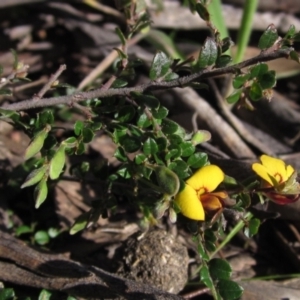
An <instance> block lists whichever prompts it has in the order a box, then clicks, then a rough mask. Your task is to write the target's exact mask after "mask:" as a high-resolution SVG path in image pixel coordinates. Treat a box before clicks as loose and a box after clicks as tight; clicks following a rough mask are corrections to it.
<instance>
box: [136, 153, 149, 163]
mask: <svg viewBox="0 0 300 300" xmlns="http://www.w3.org/2000/svg"><path fill="white" fill-rule="evenodd" d="M146 160H147V156H146V155H145V154H144V153H139V154H138V155H136V157H135V158H134V162H135V163H136V164H137V165H140V164H142V163H144V162H145V161H146Z"/></svg>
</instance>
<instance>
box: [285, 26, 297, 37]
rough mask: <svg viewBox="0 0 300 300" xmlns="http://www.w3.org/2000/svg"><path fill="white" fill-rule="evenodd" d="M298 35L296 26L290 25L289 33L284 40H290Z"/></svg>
mask: <svg viewBox="0 0 300 300" xmlns="http://www.w3.org/2000/svg"><path fill="white" fill-rule="evenodd" d="M295 33H296V27H295V25H290V28H289V30H288V31H287V33H286V34H285V36H284V38H285V39H290V38H292V37H293V36H294V35H295Z"/></svg>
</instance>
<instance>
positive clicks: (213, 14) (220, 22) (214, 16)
mask: <svg viewBox="0 0 300 300" xmlns="http://www.w3.org/2000/svg"><path fill="white" fill-rule="evenodd" d="M208 11H209V14H210V19H211V23H212V24H213V26H214V27H216V28H217V30H218V31H219V32H220V37H221V39H223V38H225V37H228V36H229V34H228V30H227V26H226V24H225V19H224V17H223V14H222V11H223V9H222V5H221V1H220V0H213V1H211V3H210V4H209V6H208Z"/></svg>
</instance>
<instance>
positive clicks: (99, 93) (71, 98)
mask: <svg viewBox="0 0 300 300" xmlns="http://www.w3.org/2000/svg"><path fill="white" fill-rule="evenodd" d="M292 50H293V48H288V49H280V50H277V51H274V52H272V53H265V52H262V53H261V54H260V55H258V56H255V57H253V58H250V59H248V60H245V61H243V62H241V63H239V64H236V65H233V66H228V67H224V68H220V69H214V70H209V69H204V70H202V71H200V72H197V73H195V74H192V75H188V76H184V77H181V78H178V79H175V80H171V81H162V82H156V81H150V82H149V83H146V84H143V85H139V86H136V87H130V88H117V89H109V90H102V89H96V90H93V91H89V92H76V93H74V94H73V95H68V96H60V97H51V98H43V99H40V101H34V100H33V99H29V100H24V101H21V102H19V103H14V104H10V105H4V106H2V107H1V108H3V109H8V110H14V111H20V110H29V109H33V108H38V107H49V106H54V105H58V104H65V105H73V104H74V103H77V102H82V101H85V100H88V99H92V98H108V97H112V96H129V95H130V93H132V92H139V93H143V92H145V91H152V90H164V89H170V88H175V87H183V86H186V85H188V84H190V83H192V82H195V81H199V80H202V79H206V78H212V77H216V76H220V75H224V74H230V73H231V74H235V73H236V72H237V71H238V70H240V69H242V68H245V67H248V66H251V65H254V64H256V63H258V62H266V61H270V60H275V59H278V58H282V57H285V58H288V56H289V53H290V52H291V51H292Z"/></svg>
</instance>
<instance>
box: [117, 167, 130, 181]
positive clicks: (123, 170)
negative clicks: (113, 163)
mask: <svg viewBox="0 0 300 300" xmlns="http://www.w3.org/2000/svg"><path fill="white" fill-rule="evenodd" d="M117 174H119V175H120V176H121V177H122V178H124V179H129V178H131V174H130V172H129V168H128V165H127V166H124V167H123V168H121V169H119V170H118V171H117Z"/></svg>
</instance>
